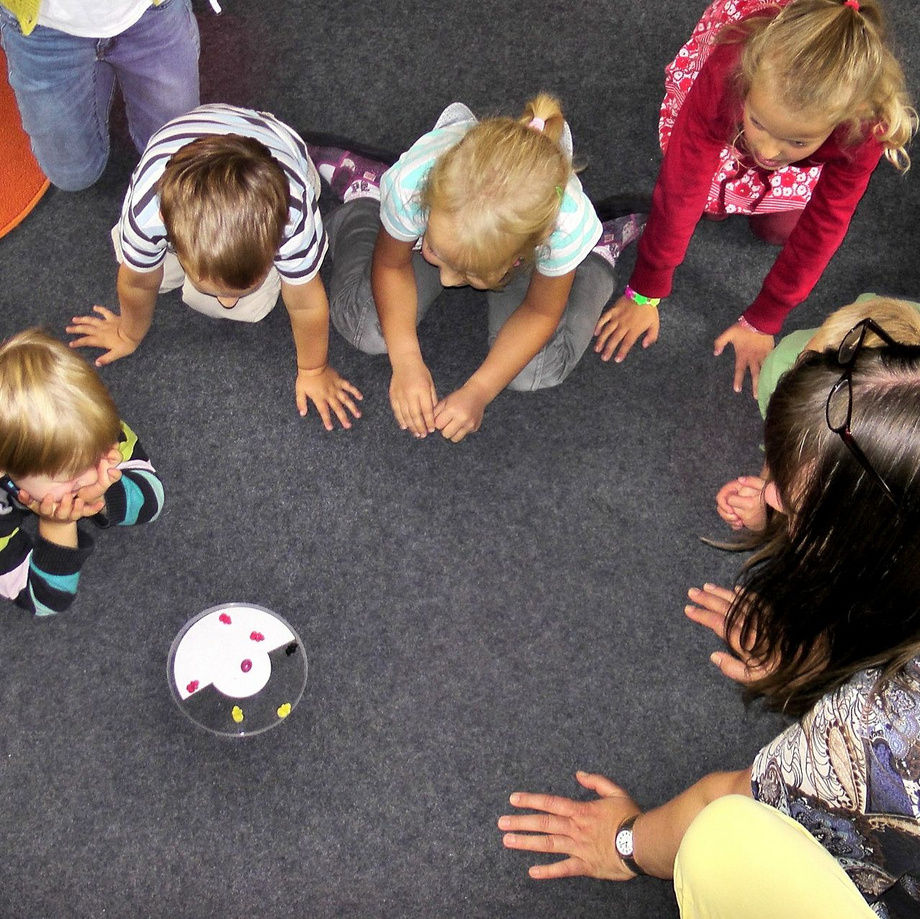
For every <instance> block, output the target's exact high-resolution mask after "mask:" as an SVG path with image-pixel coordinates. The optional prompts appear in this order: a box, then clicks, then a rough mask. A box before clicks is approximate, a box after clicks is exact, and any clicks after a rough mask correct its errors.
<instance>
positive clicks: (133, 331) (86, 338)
mask: <svg viewBox="0 0 920 919" xmlns="http://www.w3.org/2000/svg"><path fill="white" fill-rule="evenodd" d="M162 281H163V266H162V265H161V266H160V267H159V268H156V269H155V270H153V271H135V270H134V269H133V268H129V267H128V266H127V265H124V264H123V265H120V266H119V268H118V304H119V307H120V310H121V313H120V315H119V314H118V313H113V312H112V311H111V310H108V309H106V308H105V307H104V306H98V305H97V306H94V307H93V311H94V312H95V313H98V314H99V315H98V316H93V315H89V316H74V317H73V320H72V321H71V324H70V325H69V326H67V332H68V333H69V334H71V335H79V336H81V337H80V338H77V339H75V340H74V341H72V342H71V343H70V347H71V348H102V349H103V350H104V351H105V353H104V354H101V355H100V356H99V357H98V358H97V359H96V366H97V367H102V366H104V365H105V364H111V363H112V362H113V361H117V360H118V359H119V358H122V357H127V356H128V355H129V354H133V353H134V352H135V351H136V350H137V347H138V345H140V343H141V342H142V341H143V340H144V336H145V335H146V334H147V332H148V331H149V330H150V323H151V322H152V321H153V310H154V307H155V306H156V302H157V294H158V292H159V290H160V284H161V283H162Z"/></svg>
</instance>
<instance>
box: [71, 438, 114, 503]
mask: <svg viewBox="0 0 920 919" xmlns="http://www.w3.org/2000/svg"><path fill="white" fill-rule="evenodd" d="M120 462H121V452H120V451H119V449H118V446H117V445H114V446H112V447H111V448H110V449H109V451H108V452H107V453H105V454H104V455H103V456H102V457H101V458H100V460H99V462H98V463H97V464H96V481H95V482H94V483H93V484H92V485H84V486H83V488H81V489H80V490H79V491H78V492H77V496H78V497H80V498H82V499H83V501H84V503H85V504H86V505H87V506H94V505H95V504H96V503H97V502H99V501H101V500H102V497H103V495H104V494H105V493H106V492H107V491H108V490H109V488H111V487H112V485H114V484H115V482H117V481H118V480H119V479H120V478H121V470H120V469H118V468H117V466H118V464H119V463H120ZM102 503H103V506H105V502H104V501H102Z"/></svg>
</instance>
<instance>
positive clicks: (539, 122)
mask: <svg viewBox="0 0 920 919" xmlns="http://www.w3.org/2000/svg"><path fill="white" fill-rule="evenodd" d="M848 2H849V0H848ZM853 2H854V3H855V2H856V0H853ZM527 127H528V128H533V129H534V130H535V131H536V132H537V133H538V134H542V133H543V129H544V128H545V127H546V122H545V121H544V120H543V119H542V118H531V119H530V124H529V125H527Z"/></svg>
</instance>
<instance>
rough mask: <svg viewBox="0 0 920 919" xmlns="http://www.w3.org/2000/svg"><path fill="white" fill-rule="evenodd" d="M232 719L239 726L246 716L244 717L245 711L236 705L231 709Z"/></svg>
mask: <svg viewBox="0 0 920 919" xmlns="http://www.w3.org/2000/svg"><path fill="white" fill-rule="evenodd" d="M230 717H231V718H232V719H233V720H234V721H235V722H236V723H237V724H239V723H240V722H241V721H242V720H243V718H244V717H245V716H244V715H243V710H242V709H241V708H240V707H239V706H238V705H234V706H233V708H232V709H230Z"/></svg>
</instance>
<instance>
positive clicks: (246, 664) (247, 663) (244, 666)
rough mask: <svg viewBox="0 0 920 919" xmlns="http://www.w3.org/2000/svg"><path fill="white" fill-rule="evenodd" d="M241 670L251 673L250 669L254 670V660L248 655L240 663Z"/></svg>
mask: <svg viewBox="0 0 920 919" xmlns="http://www.w3.org/2000/svg"><path fill="white" fill-rule="evenodd" d="M240 670H242V671H243V673H249V671H250V670H252V661H251V660H250V659H249V658H248V657H247V658H244V659H243V661H242V662H241V663H240Z"/></svg>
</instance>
